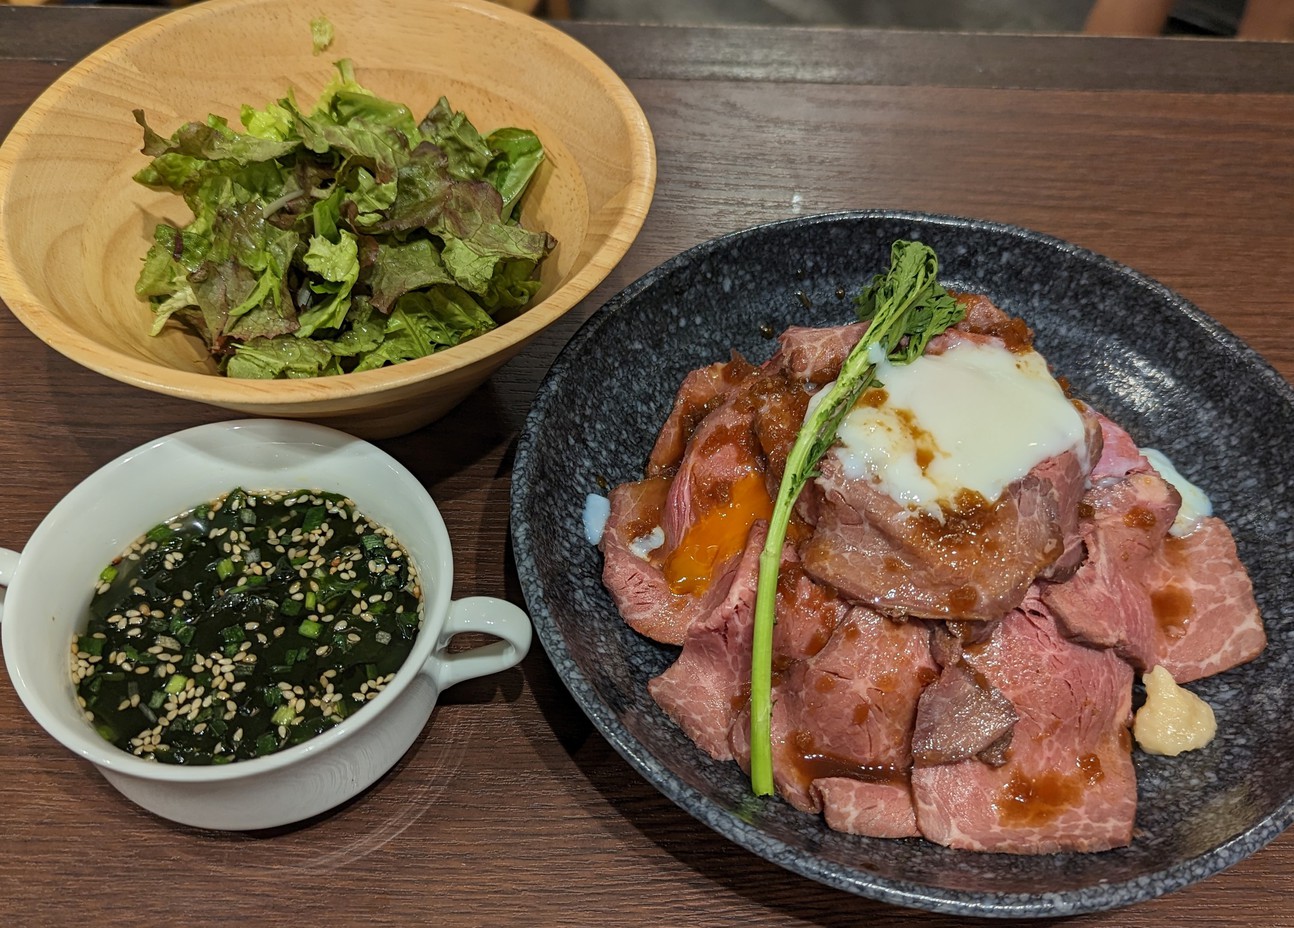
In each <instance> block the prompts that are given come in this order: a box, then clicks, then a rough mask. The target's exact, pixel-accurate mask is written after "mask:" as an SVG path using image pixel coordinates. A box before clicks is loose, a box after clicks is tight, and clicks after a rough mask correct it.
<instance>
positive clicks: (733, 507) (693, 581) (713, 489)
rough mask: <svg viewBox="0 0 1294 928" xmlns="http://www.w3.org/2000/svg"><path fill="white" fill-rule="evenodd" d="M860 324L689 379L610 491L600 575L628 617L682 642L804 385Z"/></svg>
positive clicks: (716, 580)
mask: <svg viewBox="0 0 1294 928" xmlns="http://www.w3.org/2000/svg"><path fill="white" fill-rule="evenodd" d="M860 334H861V330H860V329H859V327H857V326H844V327H841V328H839V329H826V330H813V329H803V330H799V332H798V333H796V332H793V333H791V334H790V335H789V336H788V337H787V338H786V339H784V341H783V345H782V348H781V350H780V351H779V352H778V354H777V355H775V356H774V357H773V359H771V360H770V361H769V362H768V363H767V364H766V365H765V366H764V367H763V368H759V369H757V368H755V367H753V366H752V365H750V364H748V363H747V362H746V361H744V360H743V359H741V358H740V357H736V356H734V358H733V359H732V360H730V361H727V362H724V363H722V364H712V365H710V366H708V367H705V368H701V369H699V370H696V371H693V372H692V373H691V374H689V375H688V376H687V378H685V380H684V382H683V385H682V386H681V387H680V389H679V391H678V394H677V396H676V398H675V401H674V406H673V409H672V411H671V412H670V415H669V418H668V420H667V421H666V423H665V426H664V427H663V429H662V430H661V433H660V435H659V436H658V438H657V441H656V444H655V447H654V448H653V450H652V453H651V458H650V459H649V462H648V466H647V474H648V477H647V479H646V480H643V481H639V482H637V483H633V484H626V485H624V486H621V487H617V488H616V489H615V490H614V491H613V492H612V493H611V515H610V518H609V519H608V522H607V525H606V527H605V529H604V534H603V539H602V550H603V555H604V567H603V582H604V583H605V585H606V586H607V588H608V590H609V591H610V592H611V595H612V598H613V599H614V600H615V602H616V605H617V607H618V608H619V609H620V611H621V613H622V614H623V615H624V618H625V621H626V622H628V623H629V625H630V626H631V627H633V628H634V629H636V630H637V631H639V632H641V633H642V634H644V635H647V636H648V637H651V638H654V639H656V640H657V641H662V642H666V643H668V644H682V643H683V640H684V638H685V636H686V633H687V629H688V626H689V625H690V624H691V622H692V621H693V620H694V619H696V618H697V617H698V616H705V615H709V614H710V613H711V611H712V610H713V607H714V604H715V603H716V602H718V601H721V600H722V599H723V597H724V596H725V595H726V592H727V583H728V582H729V580H730V575H731V571H732V569H733V567H734V565H735V562H736V559H737V556H738V555H739V554H740V552H741V551H742V549H743V547H745V544H746V540H747V535H748V533H749V531H750V527H751V526H752V525H753V524H754V523H755V521H757V520H758V519H766V518H767V517H768V515H769V513H770V511H771V507H772V498H771V497H772V494H774V493H776V489H777V484H778V482H780V480H781V476H782V471H783V469H784V467H785V464H786V456H787V454H788V453H789V451H790V447H791V445H792V444H793V443H794V441H795V437H796V434H797V433H798V431H799V428H800V424H801V422H802V421H803V419H804V411H805V407H806V405H807V403H808V398H809V393H808V392H807V390H806V387H805V384H806V383H808V382H809V381H810V380H812V379H813V378H814V377H820V376H829V377H834V376H835V375H836V373H837V372H838V371H839V368H840V364H841V362H842V360H843V357H844V354H846V353H848V350H849V348H850V347H852V345H853V344H854V343H855V342H857V340H858V337H859V335H860ZM832 365H834V367H833V366H832ZM653 533H655V534H656V540H655V542H654V546H651V545H650V544H648V543H647V541H646V540H647V539H649V538H652V536H653Z"/></svg>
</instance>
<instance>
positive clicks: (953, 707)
mask: <svg viewBox="0 0 1294 928" xmlns="http://www.w3.org/2000/svg"><path fill="white" fill-rule="evenodd" d="M1018 719H1019V716H1018V715H1016V711H1015V706H1014V705H1012V703H1011V700H1009V699H1007V698H1006V697H1005V696H1004V695H1002V691H1001V690H999V689H998V688H997V687H996V686H994V685H993V684H992V683H990V682H989V681H988V679H987V678H986V677H985V676H984V675H983V674H982V673H980V672H979V671H977V670H976V669H975V667H974V666H973V665H972V664H970V663H968V662H967V661H964V660H960V659H959V660H957V661H956V662H954V663H951V664H947V665H945V666H944V668H943V670H942V671H940V674H939V679H938V680H937V681H935V682H934V683H933V684H931V685H930V686H928V687H926V689H925V691H924V692H923V693H922V694H921V702H920V704H919V706H918V709H917V718H916V728H915V730H914V731H913V732H912V758H913V762H914V763H915V764H916V765H917V766H919V767H929V766H934V765H936V764H952V763H956V762H957V761H962V760H967V759H968V758H972V757H974V758H978V759H979V760H981V761H983V762H984V763H986V764H988V765H990V766H992V767H998V766H1001V765H1002V763H1003V762H1004V761H1005V758H1006V752H1007V749H1008V748H1009V747H1010V746H1011V738H1012V734H1013V729H1014V727H1015V723H1016V721H1017V720H1018Z"/></svg>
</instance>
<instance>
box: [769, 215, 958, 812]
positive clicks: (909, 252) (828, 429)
mask: <svg viewBox="0 0 1294 928" xmlns="http://www.w3.org/2000/svg"><path fill="white" fill-rule="evenodd" d="M938 274H939V259H938V258H937V257H936V256H935V253H934V251H932V250H931V249H930V247H929V246H928V245H923V244H921V243H920V242H910V241H906V240H902V239H900V240H899V241H896V242H895V243H894V245H893V247H892V248H891V251H890V269H889V271H888V272H886V273H884V274H877V275H876V276H875V277H873V278H872V282H871V283H870V284H869V285H868V286H867V288H866V289H865V290H863V292H862V293H860V294H859V295H858V297H857V298H855V301H854V302H855V307H856V309H857V311H858V318H859V319H860V320H862V321H867V320H870V325H868V327H867V331H866V333H865V334H864V335H863V337H862V339H860V340H859V342H858V344H857V345H856V346H854V349H853V350H852V351H851V352H850V353H849V357H848V358H846V359H845V363H844V365H843V366H842V367H841V369H840V376H839V377H837V378H836V382H835V384H834V386H832V387H831V388H830V389H828V390H827V391H826V394H825V396H823V398H822V400H821V401H820V402H818V403H817V405H816V406H814V407H813V409H812V411H811V412H810V413H809V415H808V416H807V417H806V418H805V420H804V425H803V426H801V428H800V432H799V434H798V435H797V436H796V439H795V444H794V445H793V446H792V447H791V453H790V455H789V456H788V457H787V460H786V470H785V471H784V472H783V474H782V484H781V487H780V488H779V489H778V493H777V500H776V502H775V503H774V505H773V515H772V518H771V519H770V520H769V526H768V538H767V539H766V541H765V542H764V549H763V551H761V552H760V555H759V580H758V583H757V587H756V597H755V629H754V643H753V645H752V648H751V664H750V782H751V788H752V789H753V790H754V792H755V794H756V795H759V796H770V795H772V794H773V791H774V786H773V753H772V741H771V738H772V732H771V719H772V711H773V704H772V671H773V623H774V620H775V614H774V610H775V607H776V605H777V578H778V571H779V570H780V568H781V566H782V547H783V545H784V544H785V542H786V530H787V525H788V523H789V522H790V518H791V511H792V509H793V508H794V506H795V500H796V498H797V497H798V496H799V495H800V490H802V489H803V488H804V485H805V484H806V483H808V482H809V481H810V480H811V479H813V477H815V476H817V473H818V461H819V460H820V459H821V458H822V456H823V455H824V454H826V452H827V450H828V449H829V448H830V447H831V446H832V444H834V443H835V440H836V430H837V429H838V428H839V427H840V422H841V420H842V419H844V417H845V415H846V414H847V413H848V412H849V410H851V409H852V408H853V407H854V403H855V401H856V400H857V399H858V397H859V396H861V395H862V394H863V392H864V391H865V390H867V389H868V388H869V387H873V386H880V385H881V384H880V382H879V381H878V380H877V379H876V365H877V362H878V361H879V360H880V359H881V358H882V357H884V358H887V359H888V360H889V362H890V363H891V364H907V363H909V362H911V361H913V360H915V359H916V358H919V357H921V355H922V354H924V353H925V350H926V345H927V344H929V342H930V339H931V338H933V337H934V336H936V335H938V334H939V333H940V332H943V331H944V330H945V329H947V328H948V327H949V326H952V325H954V324H956V323H957V322H960V321H961V319H962V318H963V317H964V316H965V314H966V310H965V308H964V307H963V306H962V305H961V304H959V303H958V302H957V301H956V300H955V299H953V297H952V296H951V295H950V294H949V293H948V291H947V290H945V289H944V288H943V287H942V286H940V284H939V280H938Z"/></svg>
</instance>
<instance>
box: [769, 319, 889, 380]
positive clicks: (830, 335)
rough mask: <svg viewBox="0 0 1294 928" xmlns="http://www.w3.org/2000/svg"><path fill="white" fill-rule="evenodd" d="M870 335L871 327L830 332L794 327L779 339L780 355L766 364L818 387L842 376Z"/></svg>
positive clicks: (861, 324)
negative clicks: (847, 362) (847, 360)
mask: <svg viewBox="0 0 1294 928" xmlns="http://www.w3.org/2000/svg"><path fill="white" fill-rule="evenodd" d="M866 331H867V323H865V322H855V323H853V324H852V325H841V326H832V327H828V328H804V327H801V326H792V327H791V328H789V329H787V330H786V331H785V332H783V333H782V334H781V335H779V336H778V343H779V347H778V350H777V353H776V354H775V355H773V357H772V358H770V359H769V361H768V363H767V364H765V368H766V369H769V370H780V371H782V372H784V373H785V374H786V376H787V377H789V378H790V379H792V380H794V381H797V382H800V383H811V384H815V385H817V386H822V385H823V384H826V383H830V382H831V381H833V380H835V379H836V378H837V377H838V376H840V368H841V366H842V365H843V364H844V363H845V358H847V357H849V352H851V351H853V350H854V346H855V345H857V344H858V340H859V339H860V338H862V337H863V334H864V333H865V332H866Z"/></svg>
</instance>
